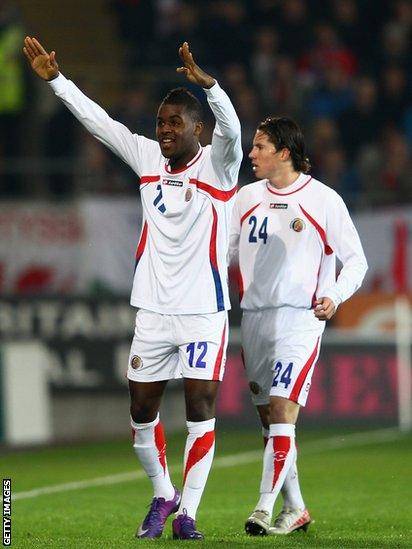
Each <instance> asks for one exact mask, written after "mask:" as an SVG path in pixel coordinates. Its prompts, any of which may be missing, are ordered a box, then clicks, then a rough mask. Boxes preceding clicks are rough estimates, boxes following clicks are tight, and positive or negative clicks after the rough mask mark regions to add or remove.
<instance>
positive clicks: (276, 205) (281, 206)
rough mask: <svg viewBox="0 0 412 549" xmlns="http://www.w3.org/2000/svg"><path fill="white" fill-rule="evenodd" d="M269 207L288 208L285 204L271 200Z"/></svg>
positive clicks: (272, 208)
mask: <svg viewBox="0 0 412 549" xmlns="http://www.w3.org/2000/svg"><path fill="white" fill-rule="evenodd" d="M269 208H270V209H271V210H287V209H288V205H287V204H281V203H279V202H271V203H270V204H269Z"/></svg>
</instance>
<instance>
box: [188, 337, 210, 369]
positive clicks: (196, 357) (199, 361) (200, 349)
mask: <svg viewBox="0 0 412 549" xmlns="http://www.w3.org/2000/svg"><path fill="white" fill-rule="evenodd" d="M186 352H187V353H189V359H188V360H189V366H190V367H191V368H193V367H194V368H206V362H205V361H204V360H203V359H204V358H205V355H206V353H207V342H206V341H198V342H197V343H189V345H188V346H187V347H186Z"/></svg>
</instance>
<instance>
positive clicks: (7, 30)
mask: <svg viewBox="0 0 412 549" xmlns="http://www.w3.org/2000/svg"><path fill="white" fill-rule="evenodd" d="M108 2H109V0H108ZM109 4H110V10H111V13H112V17H113V18H114V19H115V23H116V28H117V32H118V38H119V40H120V41H121V43H122V44H123V52H124V56H123V60H124V64H125V66H127V67H128V73H129V74H130V75H132V76H131V78H130V82H131V84H130V85H129V86H127V89H126V90H125V93H124V98H123V99H122V101H121V103H120V104H119V107H118V108H117V109H116V108H111V109H110V113H111V114H112V115H113V117H114V118H116V119H118V120H120V121H122V122H124V123H125V124H126V125H127V126H128V127H129V128H131V129H132V130H134V131H137V132H139V133H140V132H141V133H143V134H145V135H152V136H154V126H153V121H152V118H151V117H150V116H148V113H151V112H152V111H153V108H154V105H155V104H156V103H157V101H158V98H159V97H160V96H161V94H162V92H163V88H162V89H152V87H151V86H148V85H145V86H138V85H136V82H137V83H138V82H139V77H140V75H141V74H143V73H147V71H148V70H153V69H155V70H161V68H162V67H170V66H174V64H175V50H176V45H177V44H179V43H181V42H182V41H183V40H187V41H188V42H189V44H190V46H191V48H192V50H193V51H194V52H196V56H197V58H198V59H199V60H201V62H202V65H203V66H205V67H207V68H208V69H210V71H212V72H213V73H215V74H217V75H218V78H219V81H220V82H221V83H222V85H223V86H224V88H225V89H226V90H227V91H228V93H229V96H230V97H231V99H232V101H233V103H234V105H235V107H236V109H237V112H238V115H239V118H240V120H241V123H242V141H243V148H244V152H245V153H247V152H248V151H249V149H250V144H251V141H252V137H253V134H254V131H255V128H256V124H257V123H258V122H259V121H260V120H261V119H263V118H265V117H266V116H267V115H269V114H271V115H277V116H279V115H285V116H290V117H292V118H294V119H296V120H297V121H298V122H299V123H300V124H301V125H302V127H303V129H304V132H305V136H306V141H307V144H308V151H309V156H310V160H311V163H312V166H313V168H312V173H313V175H314V176H315V177H317V178H319V179H320V180H322V181H324V182H325V183H327V184H328V185H330V186H331V187H333V188H335V189H336V190H337V191H338V192H339V193H340V194H341V195H342V197H343V198H344V200H345V202H346V203H347V204H348V206H349V208H350V209H351V210H357V209H364V208H371V207H375V206H379V205H383V204H385V205H387V204H393V205H395V204H400V203H402V204H404V203H405V202H409V203H410V202H412V175H411V174H412V170H411V168H412V160H411V154H410V151H411V147H412V100H411V94H410V88H411V79H410V75H411V60H412V48H411V43H412V42H411V34H412V33H411V30H412V2H411V1H410V0H396V1H382V2H376V0H375V1H374V0H362V1H359V0H332V1H331V2H321V1H319V0H310V1H305V0H282V1H281V0H255V1H254V2H248V1H246V0H211V1H209V2H189V1H186V0H152V1H140V0H111V2H109ZM4 5H5V6H8V7H7V9H6V8H5V9H3V8H2V9H1V11H0V57H2V56H6V53H7V55H8V59H10V60H11V61H10V62H13V63H14V64H15V65H16V66H18V65H20V64H21V66H23V67H24V59H23V57H22V55H21V51H20V49H21V48H20V47H19V48H16V47H15V46H14V44H15V42H14V41H13V38H12V37H11V36H10V35H11V34H12V35H13V36H16V33H17V35H18V34H19V28H22V29H23V28H24V27H22V24H21V23H19V21H18V19H17V17H16V15H15V12H14V11H13V10H12V9H10V3H4ZM19 24H20V27H19ZM21 32H23V30H22V31H21ZM57 46H58V45H56V48H57ZM7 48H8V51H7V52H6V49H7ZM13 48H14V49H13ZM129 67H131V68H129ZM10 70H11V69H10V67H9V64H6V63H4V64H1V63H0V71H3V72H4V71H9V73H10ZM13 74H14V75H15V79H17V78H18V79H20V81H19V83H18V85H19V86H20V88H21V89H23V88H24V89H25V90H26V94H29V93H32V91H33V90H30V86H31V85H32V84H31V83H30V79H27V78H26V80H29V82H28V84H27V82H26V84H25V83H24V77H22V76H21V72H20V73H19V72H15V73H13ZM16 75H17V76H16ZM67 76H68V77H70V75H67ZM2 82H5V78H4V75H2V74H0V83H2ZM132 83H133V84H132ZM169 84H170V82H167V81H165V83H164V86H165V88H167V87H170V86H169ZM192 91H195V90H192ZM197 93H198V92H197ZM17 97H18V98H19V101H18V102H16V101H15V102H14V103H13V105H10V102H9V103H7V97H6V94H5V93H4V92H3V91H1V90H0V135H2V136H3V139H2V140H1V141H0V149H1V150H0V153H1V157H2V158H3V162H2V165H1V166H0V170H1V174H2V175H1V178H2V180H3V181H4V184H2V185H1V187H0V192H1V195H2V197H3V198H4V197H11V196H18V195H20V196H27V195H28V194H30V193H31V194H32V193H34V192H35V193H37V194H39V195H45V196H49V197H56V198H59V197H63V198H64V197H70V196H73V194H76V193H78V192H89V191H93V192H104V193H122V192H123V193H124V192H126V193H127V192H135V184H134V181H130V174H129V173H128V172H127V171H126V170H124V168H123V167H122V166H121V164H120V162H119V161H118V160H117V159H115V158H113V157H112V155H110V153H109V152H107V151H105V150H104V149H103V147H101V146H100V144H98V143H97V144H96V143H95V142H94V141H93V142H92V140H88V139H86V138H85V137H84V135H83V134H81V132H79V131H78V129H77V128H76V127H75V121H74V120H72V119H71V117H70V115H69V114H68V113H66V112H65V110H64V109H61V110H60V109H58V110H56V111H54V112H53V113H51V114H50V113H48V116H46V119H45V118H44V116H43V119H42V118H41V116H39V117H38V118H39V119H41V120H42V124H41V130H39V131H40V135H41V142H42V143H43V148H44V156H48V157H49V158H50V160H51V162H50V166H51V168H50V169H49V171H50V173H51V175H50V176H49V177H48V178H47V179H46V182H45V187H47V188H42V187H41V188H36V189H33V188H32V187H31V186H30V185H27V184H26V183H22V181H21V179H22V178H24V173H23V175H22V174H20V183H19V178H18V177H17V176H16V174H15V173H14V171H13V170H8V169H5V167H6V168H7V166H8V165H13V166H14V165H17V166H19V163H18V162H17V163H16V162H14V163H13V162H11V163H9V164H8V161H10V160H13V159H16V158H20V157H22V156H24V154H25V153H26V152H27V153H28V154H30V146H28V145H27V143H26V145H25V146H22V145H21V143H20V141H21V140H20V139H19V137H18V136H17V137H16V131H15V128H16V127H19V128H20V135H24V133H25V132H24V131H22V115H23V116H24V112H25V104H26V103H27V101H28V100H27V96H26V97H24V96H21V95H17ZM199 98H201V95H200V94H199ZM62 122H64V124H63V123H62ZM211 123H212V121H210V124H211ZM62 127H64V131H62ZM210 132H211V127H210V128H207V131H206V132H205V141H207V140H208V138H209V137H210ZM6 135H10V136H11V137H10V139H11V140H12V144H13V146H11V144H10V140H9V138H8V137H6ZM73 167H74V172H75V173H74V174H73ZM18 172H19V170H17V173H18ZM23 172H24V170H23ZM251 180H253V174H252V172H251V170H250V164H249V160H248V158H247V154H245V158H244V161H243V165H242V169H241V174H240V184H243V183H247V182H250V181H251Z"/></svg>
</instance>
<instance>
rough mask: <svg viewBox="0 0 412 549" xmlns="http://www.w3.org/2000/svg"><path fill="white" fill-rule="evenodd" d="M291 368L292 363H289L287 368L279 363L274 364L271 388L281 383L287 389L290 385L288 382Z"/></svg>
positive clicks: (290, 378) (290, 379)
mask: <svg viewBox="0 0 412 549" xmlns="http://www.w3.org/2000/svg"><path fill="white" fill-rule="evenodd" d="M292 368H293V362H289V364H288V365H287V366H283V364H282V363H281V362H276V365H275V368H274V372H275V375H274V377H273V382H272V387H277V386H278V385H279V383H283V385H284V386H285V389H287V388H288V387H289V385H290V382H291V381H292V377H291V374H292Z"/></svg>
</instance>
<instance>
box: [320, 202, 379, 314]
mask: <svg viewBox="0 0 412 549" xmlns="http://www.w3.org/2000/svg"><path fill="white" fill-rule="evenodd" d="M327 234H328V241H329V244H330V246H331V247H332V249H333V250H334V251H335V253H336V256H337V257H338V258H339V259H340V261H341V262H342V269H341V271H340V273H339V275H338V278H337V280H336V283H335V284H334V286H332V287H331V288H328V289H327V290H325V292H324V293H325V296H324V297H320V298H319V299H318V301H319V303H318V305H317V307H315V315H316V316H317V317H318V318H320V320H328V319H329V318H331V316H333V314H334V313H335V311H336V308H337V306H338V305H339V304H340V303H342V302H343V301H346V300H347V299H349V298H350V297H351V296H352V295H353V294H354V293H355V292H356V290H357V289H358V288H360V286H361V284H362V281H363V279H364V277H365V274H366V271H367V269H368V263H367V261H366V257H365V254H364V251H363V248H362V244H361V241H360V238H359V234H358V232H357V230H356V228H355V226H354V224H353V221H352V219H351V217H350V215H349V212H348V209H347V207H346V205H345V203H344V202H343V200H342V198H341V197H340V196H339V195H337V194H335V195H334V196H332V197H331V200H330V204H329V208H328V221H327ZM317 313H318V314H317Z"/></svg>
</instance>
